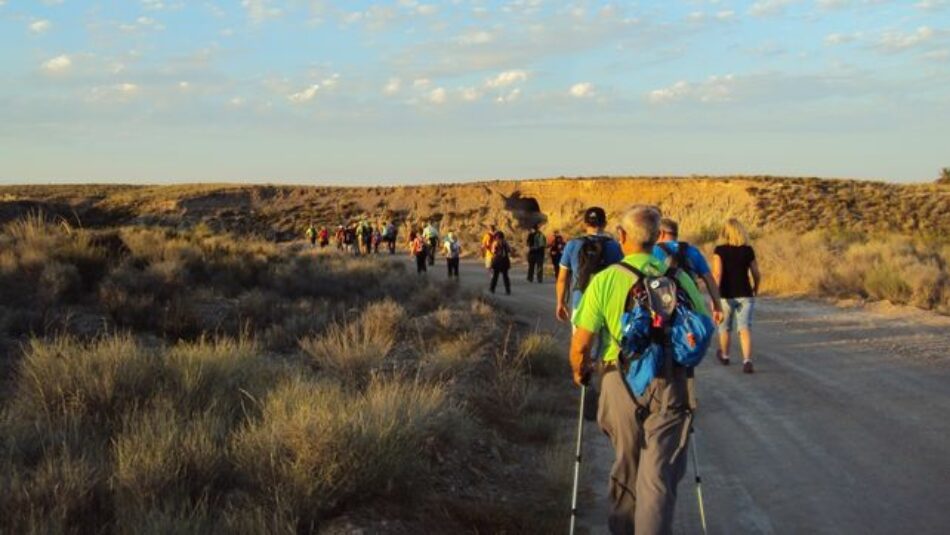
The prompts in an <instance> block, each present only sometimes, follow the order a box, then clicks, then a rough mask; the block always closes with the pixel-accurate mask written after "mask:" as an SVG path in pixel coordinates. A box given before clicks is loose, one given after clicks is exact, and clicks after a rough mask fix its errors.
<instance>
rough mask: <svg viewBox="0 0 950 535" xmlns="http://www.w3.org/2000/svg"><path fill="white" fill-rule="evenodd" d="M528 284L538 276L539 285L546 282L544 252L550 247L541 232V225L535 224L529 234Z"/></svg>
mask: <svg viewBox="0 0 950 535" xmlns="http://www.w3.org/2000/svg"><path fill="white" fill-rule="evenodd" d="M527 245H528V282H534V277H535V275H537V277H538V284H541V283H542V282H543V281H544V251H545V249H547V247H548V240H547V238H545V237H544V233H542V232H541V225H540V224H537V223H536V224H535V225H534V226H532V227H531V232H529V233H528V243H527Z"/></svg>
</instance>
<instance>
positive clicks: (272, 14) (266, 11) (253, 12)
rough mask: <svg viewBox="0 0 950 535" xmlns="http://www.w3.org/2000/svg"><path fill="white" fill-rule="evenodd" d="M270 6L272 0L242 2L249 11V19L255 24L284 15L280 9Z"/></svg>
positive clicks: (246, 0)
mask: <svg viewBox="0 0 950 535" xmlns="http://www.w3.org/2000/svg"><path fill="white" fill-rule="evenodd" d="M270 4H271V2H270V0H241V5H242V6H243V7H244V9H245V11H247V16H248V18H250V19H251V22H253V23H255V24H257V23H261V22H264V21H265V20H267V19H272V18H276V17H280V16H281V15H283V11H282V10H281V9H280V8H277V7H271V5H270Z"/></svg>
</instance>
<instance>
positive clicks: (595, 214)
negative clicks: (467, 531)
mask: <svg viewBox="0 0 950 535" xmlns="http://www.w3.org/2000/svg"><path fill="white" fill-rule="evenodd" d="M584 223H587V224H588V225H590V226H592V227H603V226H606V225H607V213H606V212H604V209H603V208H601V207H599V206H591V207H590V208H588V209H587V210H586V211H584Z"/></svg>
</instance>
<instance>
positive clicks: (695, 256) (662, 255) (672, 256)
mask: <svg viewBox="0 0 950 535" xmlns="http://www.w3.org/2000/svg"><path fill="white" fill-rule="evenodd" d="M679 230H680V226H679V223H677V222H676V221H674V220H672V219H670V218H668V217H664V218H663V219H661V220H660V238H659V240H658V241H657V242H656V245H655V246H653V256H654V257H655V258H656V259H658V260H661V261H663V262H664V263H665V264H666V265H667V266H669V267H677V268H679V269H682V270H684V271H686V273H688V274H689V276H690V277H692V278H693V280H697V279H700V280H702V281H703V282H704V283H705V284H706V291H708V292H709V297H710V298H712V305H713V313H712V318H713V321H715V322H716V323H717V324H719V323H722V300H721V299H719V285H718V284H717V283H716V279H714V278H713V275H712V270H710V269H709V264H708V263H707V262H706V258H705V257H704V256H703V253H702V252H700V250H699V249H698V248H696V247H695V246H693V245H690V244H688V243H686V242H683V241H678V240H679ZM681 249H682V250H681Z"/></svg>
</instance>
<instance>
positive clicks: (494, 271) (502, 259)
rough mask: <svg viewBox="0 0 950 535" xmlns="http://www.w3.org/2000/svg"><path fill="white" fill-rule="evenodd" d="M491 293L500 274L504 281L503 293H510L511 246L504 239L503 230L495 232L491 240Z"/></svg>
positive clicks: (493, 291) (496, 284)
mask: <svg viewBox="0 0 950 535" xmlns="http://www.w3.org/2000/svg"><path fill="white" fill-rule="evenodd" d="M491 244H492V245H491V285H490V286H489V288H490V289H491V293H495V287H496V286H498V276H499V275H501V277H502V279H504V282H505V294H507V295H511V279H509V278H508V270H509V269H511V247H509V246H508V242H507V241H506V240H505V233H504V232H501V231H499V232H496V233H495V236H494V237H493V238H492V241H491Z"/></svg>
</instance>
